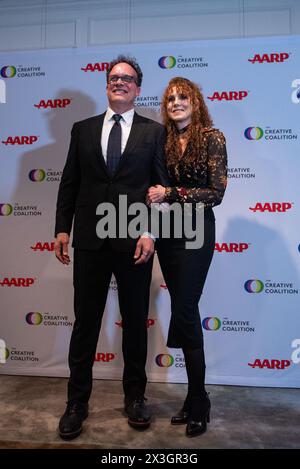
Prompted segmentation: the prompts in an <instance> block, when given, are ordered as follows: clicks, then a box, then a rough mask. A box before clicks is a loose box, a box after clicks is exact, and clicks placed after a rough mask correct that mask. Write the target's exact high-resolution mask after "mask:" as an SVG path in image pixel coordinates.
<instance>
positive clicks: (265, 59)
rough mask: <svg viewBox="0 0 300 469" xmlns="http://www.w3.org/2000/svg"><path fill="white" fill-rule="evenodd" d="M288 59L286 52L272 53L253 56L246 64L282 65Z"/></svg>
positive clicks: (288, 55)
mask: <svg viewBox="0 0 300 469" xmlns="http://www.w3.org/2000/svg"><path fill="white" fill-rule="evenodd" d="M289 57H290V54H288V53H287V52H273V53H271V54H255V55H254V56H253V57H252V58H251V59H248V62H251V63H253V64H255V63H258V64H262V63H268V64H269V63H282V62H285V61H286V60H287V59H288V58H289Z"/></svg>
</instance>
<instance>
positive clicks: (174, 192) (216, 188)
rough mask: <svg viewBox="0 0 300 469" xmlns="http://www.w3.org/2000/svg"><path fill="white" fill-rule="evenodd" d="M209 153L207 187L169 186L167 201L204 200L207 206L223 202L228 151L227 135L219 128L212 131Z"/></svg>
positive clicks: (209, 137)
mask: <svg viewBox="0 0 300 469" xmlns="http://www.w3.org/2000/svg"><path fill="white" fill-rule="evenodd" d="M207 153H208V157H207V166H208V167H207V187H205V188H203V187H189V188H187V187H168V188H167V190H166V196H165V201H166V202H181V203H184V202H202V203H203V204H204V205H205V207H215V206H216V205H219V204H220V203H221V202H222V199H223V196H224V192H225V189H226V184H227V151H226V140H225V137H224V135H223V133H222V132H220V131H219V130H214V131H212V132H210V135H209V136H208V150H207Z"/></svg>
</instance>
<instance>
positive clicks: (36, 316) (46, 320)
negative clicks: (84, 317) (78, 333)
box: [25, 311, 73, 327]
mask: <svg viewBox="0 0 300 469" xmlns="http://www.w3.org/2000/svg"><path fill="white" fill-rule="evenodd" d="M25 321H26V322H27V324H29V325H30V326H40V325H41V324H43V325H44V326H55V327H57V326H65V327H71V326H73V323H72V322H71V321H69V318H68V316H65V315H60V314H53V313H43V314H41V313H39V312H36V311H35V312H30V313H27V314H26V315H25Z"/></svg>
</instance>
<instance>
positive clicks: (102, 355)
mask: <svg viewBox="0 0 300 469" xmlns="http://www.w3.org/2000/svg"><path fill="white" fill-rule="evenodd" d="M116 356H117V354H116V353H110V352H97V353H96V355H95V359H94V361H95V362H102V363H109V362H111V361H112V360H115V358H116Z"/></svg>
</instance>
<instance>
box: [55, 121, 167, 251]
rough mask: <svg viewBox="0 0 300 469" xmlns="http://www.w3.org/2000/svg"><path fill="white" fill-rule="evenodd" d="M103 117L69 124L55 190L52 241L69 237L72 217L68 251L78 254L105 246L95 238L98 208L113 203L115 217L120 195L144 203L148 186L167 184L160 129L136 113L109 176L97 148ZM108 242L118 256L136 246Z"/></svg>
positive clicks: (126, 240) (128, 242)
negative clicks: (66, 147) (59, 236)
mask: <svg viewBox="0 0 300 469" xmlns="http://www.w3.org/2000/svg"><path fill="white" fill-rule="evenodd" d="M104 116H105V113H104V114H101V115H100V116H95V117H91V118H89V119H86V120H83V121H81V122H76V123H75V124H74V126H73V128H72V134H71V142H70V148H69V152H68V157H67V161H66V164H65V167H64V170H63V174H62V179H61V182H60V186H59V191H58V198H57V209H56V225H55V236H56V235H57V233H62V232H64V233H68V234H70V232H71V228H72V222H73V217H74V216H75V218H74V230H73V244H72V246H73V247H75V248H78V249H89V250H96V249H99V248H100V247H101V245H102V244H103V242H104V240H103V239H100V238H98V236H97V234H96V224H97V222H98V221H99V219H100V218H101V216H99V215H96V207H97V206H98V204H100V203H103V202H110V203H112V204H113V205H114V206H115V207H116V214H117V218H118V202H119V195H122V194H123V195H126V196H127V199H128V203H129V204H130V203H133V202H145V196H146V193H147V189H148V188H149V186H151V185H153V184H162V185H164V186H166V185H168V183H169V180H168V173H167V170H166V167H165V161H164V159H165V158H164V146H165V130H164V128H163V126H162V125H161V124H159V123H157V122H155V121H153V120H150V119H147V118H145V117H142V116H140V115H138V114H136V113H134V118H133V123H132V127H131V131H130V135H129V138H128V141H127V145H126V148H125V150H124V152H123V154H122V156H121V159H120V162H119V166H118V168H117V170H116V172H115V174H114V176H113V177H111V176H110V174H109V173H108V170H107V166H106V162H105V160H104V158H103V155H102V149H101V132H102V126H103V120H104ZM131 218H132V217H131ZM129 221H130V217H128V222H129ZM110 242H111V244H112V246H113V248H114V249H116V250H119V251H132V250H134V249H135V245H136V239H135V240H134V239H131V238H129V237H127V238H120V237H118V233H117V237H116V238H115V239H113V238H110Z"/></svg>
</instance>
